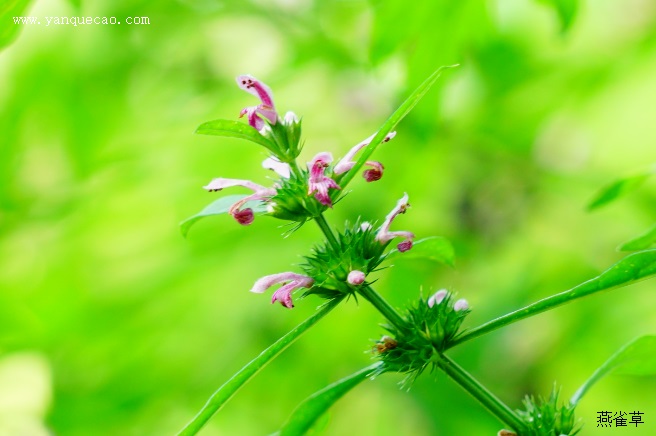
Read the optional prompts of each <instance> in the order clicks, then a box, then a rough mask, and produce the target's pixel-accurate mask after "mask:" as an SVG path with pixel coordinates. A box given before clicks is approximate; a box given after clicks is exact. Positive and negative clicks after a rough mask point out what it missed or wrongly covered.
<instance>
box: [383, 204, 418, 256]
mask: <svg viewBox="0 0 656 436" xmlns="http://www.w3.org/2000/svg"><path fill="white" fill-rule="evenodd" d="M409 207H410V204H409V203H408V194H404V195H403V197H402V198H401V199H400V200H399V201H398V202H397V203H396V207H394V209H392V211H391V212H390V213H388V214H387V216H386V217H385V222H384V223H383V225H382V226H381V227H380V229H378V233H377V234H376V240H377V241H379V242H380V243H381V244H385V243H387V242H389V241H391V240H392V239H394V238H398V237H400V238H404V241H403V242H401V243H399V244H398V246H397V248H398V249H399V251H401V252H403V251H408V250H409V249H411V248H412V240H413V239H414V237H415V235H414V233H412V232H407V231H396V232H391V231H390V229H389V228H390V225H391V224H392V221H393V220H394V218H396V217H397V216H398V215H400V214H402V213H405V211H406V210H407V209H408V208H409Z"/></svg>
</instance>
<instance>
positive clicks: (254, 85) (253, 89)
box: [237, 75, 278, 131]
mask: <svg viewBox="0 0 656 436" xmlns="http://www.w3.org/2000/svg"><path fill="white" fill-rule="evenodd" d="M237 85H239V87H240V88H241V89H243V90H244V91H246V92H248V93H250V94H252V95H254V96H256V97H258V98H259V99H260V101H261V104H259V105H257V106H250V107H246V108H244V109H242V111H241V112H240V113H239V116H240V117H242V116H244V115H248V124H250V125H251V126H252V127H253V128H255V129H257V130H258V131H261V130H262V128H263V127H264V125H265V124H264V121H263V120H262V119H261V118H260V117H259V116H258V115H260V116H263V117H264V118H266V119H267V120H268V121H269V122H270V123H271V124H276V122H277V121H278V113H277V112H276V108H275V106H274V104H273V93H272V92H271V89H269V87H268V86H266V85H265V84H264V83H262V82H260V81H259V80H257V79H256V78H255V77H253V76H249V75H242V76H237Z"/></svg>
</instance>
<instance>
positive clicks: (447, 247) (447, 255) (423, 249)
mask: <svg viewBox="0 0 656 436" xmlns="http://www.w3.org/2000/svg"><path fill="white" fill-rule="evenodd" d="M397 258H403V259H430V260H434V261H435V262H439V263H442V264H444V265H449V266H451V267H453V266H455V259H456V255H455V251H454V250H453V245H451V242H450V241H449V240H448V239H446V238H444V237H442V236H431V237H428V238H424V239H420V240H419V241H417V242H415V243H414V244H412V248H411V249H410V250H409V251H404V252H403V253H402V252H400V251H399V250H397V249H394V250H390V252H389V253H388V254H387V257H386V258H385V259H386V260H388V259H397Z"/></svg>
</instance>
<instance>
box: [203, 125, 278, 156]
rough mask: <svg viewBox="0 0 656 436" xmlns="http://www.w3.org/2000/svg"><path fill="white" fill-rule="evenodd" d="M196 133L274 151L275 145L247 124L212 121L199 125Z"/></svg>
mask: <svg viewBox="0 0 656 436" xmlns="http://www.w3.org/2000/svg"><path fill="white" fill-rule="evenodd" d="M196 133H198V134H201V135H212V136H227V137H229V138H239V139H245V140H247V141H251V142H254V143H256V144H259V145H263V146H264V147H266V148H267V149H269V150H272V151H273V150H275V145H274V144H273V143H272V142H271V141H270V140H269V139H267V138H265V137H264V136H262V135H261V134H260V132H258V131H257V130H255V129H254V128H253V127H251V126H250V125H248V124H244V123H240V122H238V121H232V120H214V121H208V122H206V123H203V124H201V125H200V126H198V128H197V129H196Z"/></svg>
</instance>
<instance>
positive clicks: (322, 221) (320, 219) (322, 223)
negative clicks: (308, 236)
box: [314, 213, 339, 250]
mask: <svg viewBox="0 0 656 436" xmlns="http://www.w3.org/2000/svg"><path fill="white" fill-rule="evenodd" d="M314 220H315V221H316V222H317V224H318V225H319V228H320V229H321V231H322V232H323V234H324V236H326V239H327V240H328V243H329V244H330V245H331V246H332V247H333V248H334V249H335V250H339V244H338V243H337V239H336V238H335V234H334V233H333V230H332V229H331V228H330V224H328V221H326V218H325V217H324V216H323V214H321V213H320V214H319V215H318V216H315V217H314Z"/></svg>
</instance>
